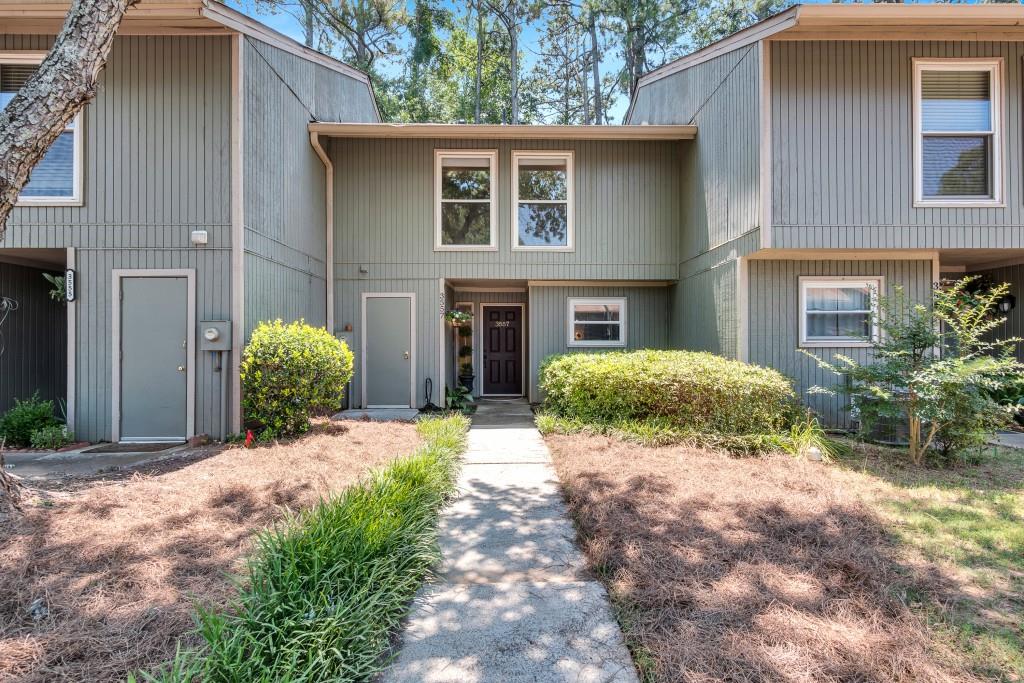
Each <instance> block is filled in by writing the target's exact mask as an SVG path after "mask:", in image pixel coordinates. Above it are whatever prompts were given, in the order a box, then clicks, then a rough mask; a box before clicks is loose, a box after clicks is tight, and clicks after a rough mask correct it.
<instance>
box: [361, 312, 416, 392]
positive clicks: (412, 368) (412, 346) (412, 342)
mask: <svg viewBox="0 0 1024 683" xmlns="http://www.w3.org/2000/svg"><path fill="white" fill-rule="evenodd" d="M367 299H408V300H409V359H410V361H411V362H410V363H409V404H408V405H404V406H401V405H393V406H392V405H388V406H371V405H367V403H366V382H367V377H366V300H367ZM360 308H361V309H362V310H361V311H360V325H359V327H360V332H359V335H360V336H359V339H360V343H359V363H360V369H361V370H362V373H363V374H362V378H361V380H362V381H361V382H359V394H360V399H361V404H362V406H363V408H364V409H365V408H415V407H416V293H415V292H363V293H362V305H361V306H360Z"/></svg>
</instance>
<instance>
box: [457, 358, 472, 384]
mask: <svg viewBox="0 0 1024 683" xmlns="http://www.w3.org/2000/svg"><path fill="white" fill-rule="evenodd" d="M473 379H474V375H473V363H472V362H471V361H468V360H467V361H465V362H463V363H462V365H460V366H459V382H460V383H461V384H462V386H464V387H466V389H467V390H468V391H473Z"/></svg>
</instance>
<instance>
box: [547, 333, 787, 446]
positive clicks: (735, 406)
mask: <svg viewBox="0 0 1024 683" xmlns="http://www.w3.org/2000/svg"><path fill="white" fill-rule="evenodd" d="M540 387H541V389H542V390H543V391H544V394H545V402H544V407H545V409H546V410H548V411H549V412H551V413H553V414H555V415H558V416H561V417H565V418H571V419H574V420H582V421H584V422H588V423H595V424H604V425H613V424H622V423H623V422H624V421H631V420H638V421H643V420H657V421H659V422H661V423H667V424H668V425H671V426H674V427H677V428H679V429H682V430H689V431H695V432H708V433H715V434H724V435H746V434H774V433H780V432H784V431H788V430H789V429H790V428H791V427H792V426H793V425H794V424H795V423H796V422H797V421H799V420H800V419H801V418H802V417H803V415H804V413H803V411H802V410H801V409H800V405H799V402H798V400H797V395H796V392H795V391H794V389H793V385H792V383H791V382H790V381H789V380H788V379H787V378H786V377H785V376H784V375H782V374H781V373H779V372H777V371H775V370H770V369H768V368H762V367H758V366H756V365H748V364H747V363H742V362H740V361H735V360H729V359H727V358H722V357H721V356H715V355H713V354H710V353H702V352H693V351H613V352H608V353H571V354H563V355H556V356H551V357H549V358H547V359H545V361H544V362H543V363H542V365H541V369H540Z"/></svg>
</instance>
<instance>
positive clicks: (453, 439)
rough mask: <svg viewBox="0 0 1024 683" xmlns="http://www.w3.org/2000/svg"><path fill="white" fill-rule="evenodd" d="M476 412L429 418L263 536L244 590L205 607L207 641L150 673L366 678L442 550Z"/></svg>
mask: <svg viewBox="0 0 1024 683" xmlns="http://www.w3.org/2000/svg"><path fill="white" fill-rule="evenodd" d="M467 426H468V420H467V419H466V418H465V417H461V416H449V417H444V418H432V419H426V420H423V421H421V422H420V423H419V425H418V429H419V432H420V434H421V435H422V436H423V438H424V440H425V442H426V443H425V445H424V446H423V447H422V448H421V449H420V450H419V451H417V452H416V453H415V454H413V455H412V456H410V457H407V458H403V459H401V460H398V461H396V462H394V463H393V464H391V465H390V466H388V467H386V468H383V469H381V470H377V471H375V472H373V473H372V474H371V475H370V476H369V477H368V478H367V480H366V481H364V482H363V483H362V484H360V485H358V486H354V487H352V488H349V489H347V490H345V491H344V492H342V493H341V494H340V495H338V496H337V497H334V498H330V499H328V500H324V501H321V502H320V503H319V504H318V505H316V506H315V507H313V508H311V509H309V510H307V511H304V512H300V513H298V514H292V515H289V516H287V517H286V518H285V520H284V521H283V522H281V523H280V524H278V525H276V526H275V527H273V528H272V529H269V530H267V531H265V532H263V533H261V534H260V535H259V536H258V538H257V541H256V548H255V551H254V552H253V554H252V556H251V557H250V558H249V560H248V562H247V569H246V573H245V578H244V580H243V581H240V583H239V594H238V597H237V599H236V600H235V601H234V603H233V604H232V605H231V606H229V607H228V609H225V610H207V609H203V608H199V609H198V610H197V617H196V620H197V624H198V633H199V636H200V637H201V639H202V646H201V647H200V648H199V649H197V650H194V651H182V652H179V653H178V655H177V656H176V657H175V660H174V661H173V662H171V663H170V664H169V665H168V666H167V667H166V668H165V669H164V670H163V671H161V672H159V673H157V674H141V677H142V679H143V680H146V681H191V680H194V679H197V678H198V679H200V680H205V681H238V682H242V681H280V680H288V681H323V680H343V681H365V680H369V679H371V678H373V676H374V675H376V674H377V673H378V672H379V671H380V670H381V668H382V667H383V665H384V664H386V662H385V661H384V659H383V658H382V654H383V653H384V652H385V651H386V650H387V648H388V645H389V637H390V635H391V633H392V632H393V631H394V629H395V628H396V627H397V626H398V624H399V622H400V620H401V619H402V617H403V616H404V615H405V614H406V612H407V610H408V607H409V603H410V601H411V599H412V597H413V596H414V595H415V593H416V591H417V590H418V589H419V587H420V585H421V584H422V583H423V581H424V580H425V578H426V577H427V575H428V573H429V572H430V569H431V567H432V566H433V565H434V563H435V562H436V561H437V559H438V551H437V545H436V530H437V519H438V513H439V511H440V509H441V507H442V506H443V505H444V503H445V501H446V500H447V499H448V498H449V497H450V496H451V495H452V493H453V492H454V487H455V475H456V472H457V470H458V462H459V455H460V454H461V452H462V451H463V449H464V446H465V433H466V429H467Z"/></svg>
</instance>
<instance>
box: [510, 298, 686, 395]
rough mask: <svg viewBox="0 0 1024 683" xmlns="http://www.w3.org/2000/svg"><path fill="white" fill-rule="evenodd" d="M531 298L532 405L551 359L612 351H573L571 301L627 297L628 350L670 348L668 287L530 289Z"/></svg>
mask: <svg viewBox="0 0 1024 683" xmlns="http://www.w3.org/2000/svg"><path fill="white" fill-rule="evenodd" d="M529 294H530V296H529V304H528V311H529V312H528V316H529V335H528V336H529V340H530V343H529V349H530V363H529V366H528V367H529V371H528V375H527V378H528V380H529V385H528V386H529V392H530V393H529V397H530V400H531V401H534V402H536V401H539V400H541V398H542V397H541V395H540V391H539V389H538V387H537V381H538V374H539V370H540V364H541V363H542V362H543V361H544V359H545V358H547V357H548V356H550V355H552V354H556V353H575V352H579V353H601V352H602V351H608V350H610V349H599V348H576V347H573V348H570V347H569V345H568V343H567V336H568V327H567V325H568V320H567V315H568V305H569V304H568V299H569V297H577V296H617V297H618V296H624V297H626V344H627V348H629V349H664V348H668V347H669V317H670V312H669V298H670V291H669V288H668V287H586V286H581V287H530V292H529Z"/></svg>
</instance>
